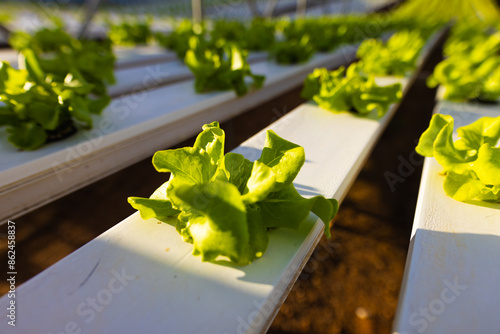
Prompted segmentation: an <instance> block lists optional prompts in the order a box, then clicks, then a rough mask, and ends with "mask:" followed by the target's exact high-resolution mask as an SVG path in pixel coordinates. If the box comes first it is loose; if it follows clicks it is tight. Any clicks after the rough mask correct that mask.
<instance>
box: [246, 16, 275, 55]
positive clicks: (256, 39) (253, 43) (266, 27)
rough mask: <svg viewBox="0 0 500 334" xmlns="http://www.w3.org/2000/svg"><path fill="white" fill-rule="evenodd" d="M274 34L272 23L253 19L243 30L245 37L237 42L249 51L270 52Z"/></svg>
mask: <svg viewBox="0 0 500 334" xmlns="http://www.w3.org/2000/svg"><path fill="white" fill-rule="evenodd" d="M274 33H275V24H274V23H273V22H272V21H268V20H264V19H262V18H254V19H253V20H252V21H251V22H250V26H249V28H248V29H246V30H245V36H244V37H243V39H242V40H240V41H238V42H241V45H242V47H243V48H244V49H247V50H249V51H265V50H271V49H272V47H273V45H274V40H275V37H274Z"/></svg>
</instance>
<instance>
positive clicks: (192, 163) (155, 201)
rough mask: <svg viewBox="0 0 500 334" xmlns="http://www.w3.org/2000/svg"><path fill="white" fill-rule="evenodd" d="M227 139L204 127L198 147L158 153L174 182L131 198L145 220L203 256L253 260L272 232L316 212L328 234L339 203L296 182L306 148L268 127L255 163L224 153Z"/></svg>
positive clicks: (156, 160) (160, 166)
mask: <svg viewBox="0 0 500 334" xmlns="http://www.w3.org/2000/svg"><path fill="white" fill-rule="evenodd" d="M224 141H225V134H224V131H223V130H222V129H220V128H219V124H218V123H217V122H213V123H211V124H206V125H204V126H203V131H202V132H201V133H200V134H199V135H198V137H197V139H196V142H195V143H194V146H193V147H185V148H179V149H173V150H167V151H159V152H156V153H155V155H154V156H153V165H154V167H155V168H156V170H157V171H159V172H170V173H171V176H170V180H169V181H168V182H166V183H165V184H163V185H162V186H161V187H159V188H158V189H157V190H156V191H155V192H154V193H153V194H152V195H151V197H150V198H140V197H129V199H128V201H129V203H130V204H131V205H132V206H133V207H134V208H135V209H137V210H139V211H140V214H141V217H142V218H143V219H149V218H156V219H158V220H160V221H162V222H164V223H168V224H170V225H173V226H175V228H176V230H177V232H179V234H180V235H181V236H182V238H183V240H184V241H185V242H189V243H192V244H193V255H199V256H201V259H202V261H218V260H220V256H223V257H226V258H227V259H229V261H231V262H232V263H233V264H235V265H239V266H243V265H247V264H249V263H251V262H253V261H254V260H256V259H258V258H260V257H261V256H262V255H263V254H264V253H265V251H266V249H267V246H268V243H269V237H268V230H269V229H273V228H291V229H298V228H299V226H300V225H301V224H302V222H303V221H304V220H305V219H306V218H307V217H308V215H309V212H310V211H312V212H313V213H315V214H316V215H317V216H318V217H320V218H321V219H322V220H323V222H324V223H325V234H326V235H327V236H330V231H329V222H330V220H331V219H332V218H333V217H334V216H335V215H336V213H337V210H338V202H337V201H336V200H335V199H326V198H324V197H323V196H315V197H312V198H309V199H306V198H303V197H302V196H301V195H300V194H299V193H298V192H297V190H296V189H295V186H294V185H293V183H292V182H293V180H294V179H295V177H296V176H297V174H298V173H299V170H300V168H301V167H302V165H303V164H304V162H305V155H304V149H303V148H302V147H300V146H298V145H296V144H293V143H291V142H289V141H286V140H285V139H282V138H281V137H279V136H278V135H277V134H276V133H274V132H273V131H271V130H268V132H267V137H266V143H265V145H264V148H263V150H262V155H261V157H260V158H259V159H258V160H257V161H254V162H251V161H249V160H248V159H245V157H243V155H241V154H237V153H227V154H224Z"/></svg>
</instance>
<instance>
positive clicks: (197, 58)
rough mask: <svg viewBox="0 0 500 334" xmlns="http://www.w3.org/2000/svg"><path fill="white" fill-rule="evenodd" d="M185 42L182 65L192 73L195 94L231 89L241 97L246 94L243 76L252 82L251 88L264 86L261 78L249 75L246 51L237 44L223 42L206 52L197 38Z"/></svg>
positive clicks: (263, 78)
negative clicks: (185, 49)
mask: <svg viewBox="0 0 500 334" xmlns="http://www.w3.org/2000/svg"><path fill="white" fill-rule="evenodd" d="M189 43H190V49H189V50H188V51H187V52H186V57H185V59H184V63H185V64H186V66H187V67H189V69H190V70H191V72H192V73H193V74H194V77H195V90H196V92H198V93H203V92H207V91H211V90H231V89H234V91H235V92H236V94H237V95H238V96H241V95H245V94H246V93H247V91H248V87H247V84H246V83H245V78H246V77H250V78H251V79H252V80H253V83H252V85H253V87H255V88H260V87H262V85H263V84H264V80H265V77H264V76H262V75H256V74H253V73H252V72H251V70H250V65H249V64H248V61H247V52H246V51H244V50H242V49H241V48H240V47H239V46H238V45H236V44H233V43H223V46H221V47H217V46H215V47H213V48H208V49H207V48H206V47H205V46H204V44H202V43H201V42H200V39H199V38H197V37H191V38H190V40H189Z"/></svg>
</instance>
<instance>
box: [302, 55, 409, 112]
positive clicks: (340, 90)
mask: <svg viewBox="0 0 500 334" xmlns="http://www.w3.org/2000/svg"><path fill="white" fill-rule="evenodd" d="M301 96H302V97H303V98H305V99H313V100H314V101H315V102H316V103H317V104H318V105H319V106H320V107H321V108H324V109H326V110H329V111H334V112H337V111H351V110H352V111H355V112H357V113H360V114H369V113H371V112H372V111H373V110H376V111H377V114H378V116H379V117H381V116H383V115H384V114H385V113H386V112H387V111H388V110H389V106H390V105H391V104H392V103H395V102H398V101H399V100H400V99H401V96H402V90H401V84H399V83H395V84H392V85H388V86H378V85H377V84H376V83H375V77H373V76H366V75H365V74H364V73H363V72H362V71H361V70H360V66H359V64H358V63H353V64H351V65H350V66H349V68H348V69H347V71H346V70H345V68H344V67H340V68H339V69H337V70H335V71H328V70H327V69H326V68H319V69H315V70H314V71H313V73H311V74H309V75H308V76H307V78H306V80H305V81H304V88H303V90H302V93H301Z"/></svg>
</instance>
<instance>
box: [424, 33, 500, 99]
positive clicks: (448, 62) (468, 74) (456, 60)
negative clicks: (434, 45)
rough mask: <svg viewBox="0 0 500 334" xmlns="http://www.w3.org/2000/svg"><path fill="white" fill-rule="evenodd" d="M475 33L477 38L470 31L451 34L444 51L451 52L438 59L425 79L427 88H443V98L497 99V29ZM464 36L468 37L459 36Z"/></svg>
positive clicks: (499, 42)
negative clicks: (443, 58)
mask: <svg viewBox="0 0 500 334" xmlns="http://www.w3.org/2000/svg"><path fill="white" fill-rule="evenodd" d="M464 29H465V28H464ZM473 31H474V30H473ZM476 33H478V34H479V35H480V37H472V36H477V35H474V34H472V33H471V32H470V30H466V31H465V32H463V35H462V36H461V37H454V39H453V43H449V44H447V48H446V50H447V52H452V51H453V52H455V53H454V54H451V55H450V56H449V57H448V58H446V59H445V60H443V61H442V62H440V63H439V64H438V65H437V66H436V67H435V68H434V72H433V74H432V75H431V76H429V78H428V79H427V84H428V86H429V87H435V86H437V85H441V86H443V87H444V96H443V98H445V99H448V100H452V101H471V100H479V101H486V102H495V101H497V100H498V99H499V98H500V32H496V33H494V34H492V35H487V34H484V32H482V31H479V32H477V31H476ZM457 34H458V33H457ZM471 34H472V35H471ZM466 37H467V38H471V40H470V41H469V40H463V39H462V38H466Z"/></svg>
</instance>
